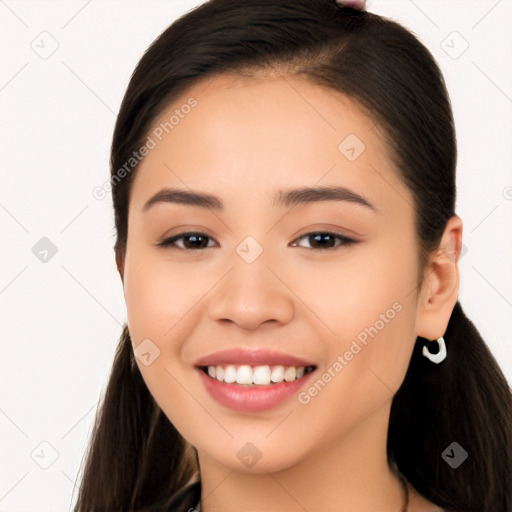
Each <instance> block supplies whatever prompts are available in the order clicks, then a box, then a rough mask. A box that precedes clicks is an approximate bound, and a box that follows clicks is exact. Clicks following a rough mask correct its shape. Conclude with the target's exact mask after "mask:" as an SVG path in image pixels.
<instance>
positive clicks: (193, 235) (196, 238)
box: [157, 232, 212, 250]
mask: <svg viewBox="0 0 512 512" xmlns="http://www.w3.org/2000/svg"><path fill="white" fill-rule="evenodd" d="M181 239H182V240H183V246H181V245H179V244H177V243H176V242H177V241H178V240H181ZM208 240H212V239H211V238H210V237H209V236H208V235H206V234H205V233H198V232H188V233H180V234H178V235H175V236H173V237H171V238H167V239H166V240H164V241H162V242H160V243H159V244H157V245H158V247H171V248H172V247H177V248H179V249H183V250H196V249H208V248H209V247H212V246H208Z"/></svg>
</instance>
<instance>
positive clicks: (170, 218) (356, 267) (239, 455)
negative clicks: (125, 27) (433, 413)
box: [123, 75, 419, 471]
mask: <svg viewBox="0 0 512 512" xmlns="http://www.w3.org/2000/svg"><path fill="white" fill-rule="evenodd" d="M190 98H194V100H191V99H190ZM185 105H194V106H192V107H190V108H188V107H184V106H185ZM176 110H178V112H176ZM173 115H174V116H175V117H174V118H173V121H171V123H172V128H169V126H170V125H167V131H168V133H166V131H165V130H162V128H160V129H158V127H159V126H160V127H161V125H160V123H162V122H165V121H169V119H170V118H171V116H173ZM153 128H154V130H153V131H152V133H150V136H151V137H152V140H153V142H154V144H153V143H151V144H149V145H150V146H154V147H152V149H151V150H150V151H149V153H148V154H147V155H146V156H145V158H144V159H143V160H142V162H141V164H140V166H139V168H138V169H137V174H136V176H135V178H134V181H133V185H132V190H131V196H130V207H129V217H128V242H127V252H126V259H125V261H124V276H123V282H124V293H125V299H126V305H127V312H128V326H129V330H130V335H131V338H132V342H133V346H134V350H135V353H136V355H137V364H138V366H139V368H140V371H141V373H142V376H143V378H144V380H145V382H146V384H147V386H148V388H149V390H150V392H151V393H152V395H153V396H154V398H155V400H156V401H157V403H158V404H159V406H160V407H161V408H162V410H163V412H164V413H165V414H166V415H167V417H168V418H169V420H170V421H171V422H172V423H173V424H174V425H175V427H176V428H177V429H178V431H179V432H180V433H181V434H182V435H183V437H184V438H185V439H187V440H188V441H189V442H190V443H191V444H192V445H193V446H195V447H196V448H197V450H198V452H199V453H200V454H202V455H204V456H205V457H209V458H210V459H211V460H215V461H217V462H218V463H219V464H222V465H223V466H226V467H229V468H232V469H236V470H239V471H244V470H249V467H250V464H248V463H247V460H248V459H247V457H246V456H247V455H249V456H256V457H261V458H260V459H259V461H258V463H257V465H255V466H254V468H253V469H252V471H277V470H281V469H285V468H288V467H291V466H293V465H296V464H299V463H300V462H301V461H303V460H306V459H307V458H308V457H309V456H311V454H313V453H315V452H316V451H318V450H321V449H322V448H325V447H327V446H334V445H335V444H336V443H337V442H340V441H341V440H342V439H343V438H344V437H346V436H347V435H348V433H349V432H350V431H351V430H352V429H354V428H357V427H358V426H360V425H362V424H363V423H364V422H365V421H366V420H367V419H368V418H370V417H371V416H372V415H373V414H374V413H375V412H376V411H379V410H382V408H383V407H388V406H389V404H390V402H391V399H392V397H393V394H394V393H395V392H396V390H397V389H398V388H399V386H400V384H401V382H402V380H403V378H404V376H405V373H406V370H407V366H408V363H409V360H410V357H411V353H412V350H413V345H414V342H415V339H416V333H415V319H416V314H417V312H416V291H415V286H416V283H417V277H418V272H419V269H418V268H417V242H416V238H415V231H414V211H413V207H412V204H413V199H412V196H411V194H410V192H409V190H408V189H407V188H406V187H405V185H404V184H403V183H402V182H401V181H400V179H399V178H398V176H397V173H396V170H395V169H394V168H393V166H392V164H391V162H390V158H389V154H388V153H387V150H386V147H385V145H384V142H383V136H382V132H380V131H379V129H378V127H377V126H376V125H375V124H374V123H373V122H372V120H371V119H369V118H368V117H366V115H365V114H364V113H363V112H362V111H361V110H360V108H359V107H358V105H357V104H356V103H354V102H353V101H351V100H350V99H348V98H347V97H345V96H343V95H341V94H339V93H336V92H334V91H331V90H327V89H325V88H321V87H319V86H317V85H314V84H312V83H310V82H307V81H305V80H303V79H300V78H294V77H286V79H284V78H282V77H278V78H258V79H248V78H236V77H232V76H229V75H223V76H218V77H215V78H214V79H210V80H209V81H208V83H201V84H196V85H195V86H193V87H192V88H190V89H189V90H188V91H187V92H186V93H185V94H184V95H183V96H182V97H181V98H179V99H178V100H177V101H175V102H174V103H173V105H172V106H170V107H169V108H168V109H166V110H165V112H164V113H163V114H162V115H161V117H160V118H159V119H158V121H157V122H156V123H155V125H154V127H153ZM155 134H158V135H155ZM306 188H313V189H319V190H317V191H316V192H315V191H314V190H313V191H309V192H302V193H300V192H297V191H300V190H302V189H306ZM165 189H167V190H168V192H169V191H171V190H173V191H174V193H167V195H165V194H159V193H160V192H162V191H163V190H165ZM329 190H330V194H328V193H327V192H328V191H329ZM176 191H178V192H180V191H181V192H184V193H186V194H188V197H187V196H185V195H184V194H182V195H180V194H178V193H176ZM293 191H296V192H293ZM193 194H207V195H208V199H209V202H207V201H206V200H205V199H198V198H197V196H193ZM194 197H195V199H194ZM212 198H213V199H212ZM184 233H185V235H183V234H184ZM208 366H210V367H211V368H210V372H211V374H212V376H209V375H207V372H208V368H207V367H208ZM280 366H282V367H283V370H282V371H281V369H280V368H279V367H280ZM214 368H215V373H214V371H213V369H214ZM290 368H292V369H290ZM311 370H312V371H311ZM283 373H284V377H285V378H284V381H283V380H282V379H283ZM302 374H304V375H303V376H302ZM233 378H235V379H238V381H239V382H240V383H237V382H234V383H233V382H231V383H229V382H224V380H228V381H229V380H232V379H233ZM269 378H270V381H272V379H273V380H276V381H277V382H271V383H269ZM245 379H247V380H245ZM260 379H261V380H260ZM254 380H256V382H258V383H259V384H253V385H251V386H250V385H248V384H247V382H249V381H254ZM279 381H281V382H279ZM244 383H245V384H244ZM247 443H251V444H247Z"/></svg>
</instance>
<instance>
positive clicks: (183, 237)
mask: <svg viewBox="0 0 512 512" xmlns="http://www.w3.org/2000/svg"><path fill="white" fill-rule="evenodd" d="M302 239H307V240H308V241H309V242H310V244H309V247H305V248H306V249H335V248H336V247H339V246H341V245H352V244H356V243H357V241H356V240H353V239H352V238H348V237H346V236H344V235H341V234H338V233H329V232H323V231H319V232H312V233H307V234H305V235H302V236H301V237H299V238H297V239H296V240H302ZM208 240H211V241H213V239H212V238H211V237H210V236H208V235H207V234H206V233H201V232H197V231H189V232H186V233H179V234H177V235H174V236H172V237H171V238H167V239H165V240H163V241H162V242H160V243H158V244H157V246H158V247H164V248H165V247H168V248H169V247H170V248H173V247H176V248H179V249H182V250H189V251H190V250H200V249H209V248H210V247H213V245H208ZM336 240H338V241H339V243H338V244H336ZM178 241H183V244H182V245H180V244H179V243H177V242H178ZM333 244H334V245H333ZM291 245H292V247H296V246H297V243H296V242H295V241H294V242H292V244H291ZM299 247H304V246H299Z"/></svg>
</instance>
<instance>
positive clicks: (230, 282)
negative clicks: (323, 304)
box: [208, 257, 295, 331]
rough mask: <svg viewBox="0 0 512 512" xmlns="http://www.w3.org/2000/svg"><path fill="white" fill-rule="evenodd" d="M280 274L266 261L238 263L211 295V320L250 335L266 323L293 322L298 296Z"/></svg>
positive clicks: (259, 259)
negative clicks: (245, 331)
mask: <svg viewBox="0 0 512 512" xmlns="http://www.w3.org/2000/svg"><path fill="white" fill-rule="evenodd" d="M279 274H280V273H279V270H278V269H275V268H269V267H268V266H267V263H266V260H265V259H264V258H262V257H260V258H258V259H257V260H256V261H254V262H252V263H246V262H245V261H243V260H241V259H240V260H239V261H235V263H234V265H233V267H232V268H231V270H230V271H229V272H228V273H227V275H225V276H224V277H223V278H222V279H221V281H220V282H219V283H218V285H217V286H216V287H215V288H214V289H213V290H212V293H211V294H210V302H209V308H208V309H209V315H210V318H211V319H212V320H213V321H216V322H222V323H233V324H236V325H237V326H239V327H240V328H241V329H244V330H248V331H252V330H255V329H257V328H259V327H260V326H261V325H262V324H265V323H276V324H286V323H288V322H290V321H291V319H292V318H293V316H294V312H295V308H294V300H293V297H294V295H293V292H292V291H291V289H290V288H288V286H287V285H286V278H284V277H283V276H280V275H279Z"/></svg>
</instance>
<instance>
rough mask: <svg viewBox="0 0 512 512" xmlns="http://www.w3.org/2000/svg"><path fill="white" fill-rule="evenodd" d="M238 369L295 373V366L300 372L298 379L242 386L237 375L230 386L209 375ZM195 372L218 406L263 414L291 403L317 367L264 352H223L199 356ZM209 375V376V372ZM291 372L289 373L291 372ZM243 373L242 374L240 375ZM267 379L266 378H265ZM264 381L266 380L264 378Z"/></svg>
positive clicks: (288, 355)
mask: <svg viewBox="0 0 512 512" xmlns="http://www.w3.org/2000/svg"><path fill="white" fill-rule="evenodd" d="M235 366H237V367H239V368H238V370H239V371H240V366H241V367H242V368H243V369H244V370H245V371H246V372H247V371H250V370H251V367H257V368H259V369H260V370H261V368H262V367H263V366H265V367H267V369H268V370H269V371H270V367H272V368H273V369H274V370H275V369H276V368H277V367H280V368H284V367H286V368H288V369H291V370H293V371H294V372H295V367H296V368H299V369H300V372H301V373H300V376H299V377H297V378H296V375H293V379H292V378H291V377H292V376H290V378H289V379H285V380H281V381H280V382H276V383H274V382H269V383H268V385H267V384H266V383H262V384H261V385H256V384H244V383H239V382H237V381H240V380H241V381H242V382H246V379H245V378H244V379H240V378H239V377H240V376H239V375H238V373H239V371H238V372H237V379H236V381H232V379H229V380H230V381H232V382H230V383H227V382H224V381H223V380H222V379H220V380H219V376H218V375H215V376H213V372H214V371H215V372H217V371H219V369H220V368H222V369H227V367H231V368H230V369H234V367H235ZM195 367H196V369H197V370H198V373H197V374H198V376H199V380H200V382H201V383H202V385H203V386H204V389H205V390H206V392H207V393H208V394H209V395H210V396H211V397H212V398H213V399H214V400H215V401H216V402H218V403H219V404H221V405H223V406H224V407H227V408H229V409H232V410H236V411H239V412H249V413H255V412H263V411H267V410H270V409H273V408H275V407H277V406H279V405H281V404H284V403H286V402H287V401H288V400H291V399H292V397H293V396H294V395H296V394H297V393H299V391H300V390H301V389H302V388H303V387H304V386H306V384H307V382H308V381H309V380H310V378H311V375H312V373H313V372H314V371H315V370H316V368H317V366H316V365H315V364H314V363H312V362H311V361H308V360H307V359H305V358H302V357H298V356H294V355H291V354H286V353H283V352H277V351H274V350H268V349H255V348H254V349H248V348H243V349H241V348H238V349H225V350H221V351H218V352H214V353H212V354H209V355H206V356H203V357H201V358H199V359H198V360H197V361H196V362H195ZM208 370H209V371H208ZM210 372H211V373H210ZM294 372H292V373H294ZM242 373H243V372H242ZM267 377H268V375H267ZM267 381H268V379H267Z"/></svg>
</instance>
